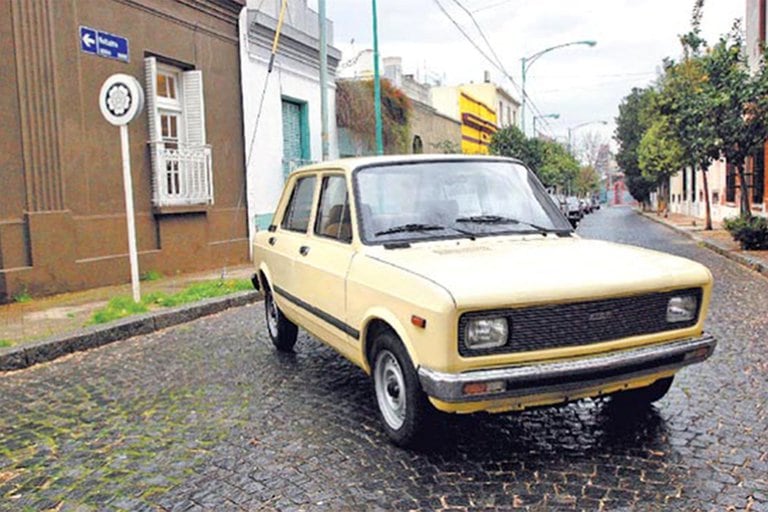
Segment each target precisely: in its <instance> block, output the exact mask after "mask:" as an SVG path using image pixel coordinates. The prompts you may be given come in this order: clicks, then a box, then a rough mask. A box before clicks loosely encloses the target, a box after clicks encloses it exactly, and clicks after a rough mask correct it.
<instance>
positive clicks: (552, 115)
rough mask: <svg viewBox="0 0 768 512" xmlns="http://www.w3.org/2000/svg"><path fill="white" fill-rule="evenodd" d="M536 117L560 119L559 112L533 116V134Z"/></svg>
mask: <svg viewBox="0 0 768 512" xmlns="http://www.w3.org/2000/svg"><path fill="white" fill-rule="evenodd" d="M537 119H560V114H544V115H542V116H533V136H534V137H535V136H536V120H537Z"/></svg>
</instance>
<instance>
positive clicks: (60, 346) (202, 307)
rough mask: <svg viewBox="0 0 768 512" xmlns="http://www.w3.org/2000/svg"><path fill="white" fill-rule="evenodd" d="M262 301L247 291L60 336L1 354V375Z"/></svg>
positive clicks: (256, 293)
mask: <svg viewBox="0 0 768 512" xmlns="http://www.w3.org/2000/svg"><path fill="white" fill-rule="evenodd" d="M259 299H261V294H260V293H259V292H257V291H246V292H239V293H234V294H232V295H227V296H225V297H216V298H213V299H206V300H203V301H200V302H196V303H194V304H187V305H184V306H178V307H175V308H169V309H164V310H160V311H154V312H152V313H146V314H143V315H137V316H133V317H128V318H125V319H122V320H118V321H116V322H111V323H109V324H107V325H103V326H101V325H100V326H92V327H87V328H85V329H83V330H80V331H77V332H75V333H68V334H57V335H54V336H51V337H50V338H46V339H43V340H40V341H36V342H34V343H29V344H26V345H23V346H20V347H18V348H12V349H10V350H9V351H7V352H3V353H0V373H2V372H9V371H13V370H21V369H24V368H28V367H30V366H33V365H36V364H39V363H44V362H47V361H53V360H54V359H57V358H59V357H62V356H65V355H67V354H72V353H74V352H80V351H83V350H89V349H92V348H96V347H100V346H102V345H106V344H108V343H113V342H115V341H120V340H124V339H128V338H132V337H134V336H140V335H143V334H149V333H151V332H155V331H159V330H160V329H165V328H166V327H171V326H174V325H178V324H183V323H186V322H189V321H191V320H195V319H197V318H200V317H203V316H208V315H212V314H214V313H219V312H221V311H224V310H225V309H229V308H234V307H238V306H245V305H246V304H251V303H253V302H256V301H258V300H259Z"/></svg>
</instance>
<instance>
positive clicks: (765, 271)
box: [635, 210, 768, 277]
mask: <svg viewBox="0 0 768 512" xmlns="http://www.w3.org/2000/svg"><path fill="white" fill-rule="evenodd" d="M635 211H636V212H637V214H638V215H641V216H643V217H645V218H646V219H648V220H652V221H653V222H656V223H657V224H661V225H662V226H665V227H667V228H669V229H671V230H672V231H675V232H677V233H680V234H681V235H684V236H687V237H688V238H691V239H693V240H695V241H696V242H697V243H698V244H699V245H701V246H702V247H706V248H707V249H709V250H710V251H713V252H716V253H717V254H719V255H720V256H723V257H725V258H728V259H729V260H731V261H733V262H736V263H738V264H739V265H741V266H743V267H747V268H748V269H750V270H754V271H755V272H757V273H758V274H762V275H763V276H765V277H768V264H766V263H764V262H762V261H759V260H757V259H755V258H751V257H749V256H744V255H743V254H739V253H737V252H733V251H732V250H730V249H728V248H726V247H722V246H721V245H718V244H716V243H714V242H712V241H710V240H707V239H705V238H702V237H700V236H698V235H697V234H696V233H695V232H693V231H690V230H687V229H683V228H680V227H677V226H674V225H672V224H667V223H666V222H664V221H663V220H661V219H657V218H655V217H653V216H652V215H648V214H647V213H644V212H641V211H639V210H635Z"/></svg>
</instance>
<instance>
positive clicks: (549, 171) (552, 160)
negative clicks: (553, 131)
mask: <svg viewBox="0 0 768 512" xmlns="http://www.w3.org/2000/svg"><path fill="white" fill-rule="evenodd" d="M538 147H539V150H540V151H541V164H540V165H539V168H538V171H537V174H538V176H539V179H540V180H541V181H542V183H544V185H545V186H547V187H558V188H559V189H561V190H563V189H568V188H570V186H571V184H572V183H574V181H575V180H576V178H577V175H578V173H579V162H578V161H577V160H576V158H574V157H573V155H571V154H570V153H569V152H568V150H567V149H566V148H565V147H563V145H562V144H559V143H558V142H555V141H550V140H538Z"/></svg>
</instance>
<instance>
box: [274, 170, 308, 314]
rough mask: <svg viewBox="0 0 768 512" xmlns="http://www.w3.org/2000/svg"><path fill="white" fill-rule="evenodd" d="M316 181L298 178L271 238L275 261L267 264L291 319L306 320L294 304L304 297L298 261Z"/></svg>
mask: <svg viewBox="0 0 768 512" xmlns="http://www.w3.org/2000/svg"><path fill="white" fill-rule="evenodd" d="M317 181H318V179H317V176H316V175H315V174H308V175H303V176H299V177H297V178H295V180H294V183H293V187H292V190H291V195H290V198H289V200H288V203H287V205H286V207H285V210H284V211H283V214H282V216H281V217H280V218H279V219H275V221H276V222H277V225H276V226H275V228H274V232H273V233H272V235H271V236H270V237H269V238H268V243H269V245H270V246H271V248H272V254H273V258H274V259H275V261H274V262H267V264H268V266H269V269H270V271H271V272H272V280H273V282H272V287H273V289H274V291H275V292H276V293H275V295H276V297H277V300H278V305H279V306H280V308H281V309H283V310H284V311H286V312H287V313H288V316H289V318H290V317H296V316H301V317H302V318H304V317H306V316H307V314H306V311H304V309H303V308H301V307H299V306H298V304H297V301H296V300H294V299H295V298H296V297H299V296H301V293H302V292H301V283H300V282H298V281H297V280H296V258H297V257H298V255H299V251H300V248H301V247H302V246H304V245H305V244H306V242H307V238H308V233H309V230H310V229H309V228H310V225H311V220H312V211H313V206H314V204H315V195H316V188H317Z"/></svg>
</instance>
